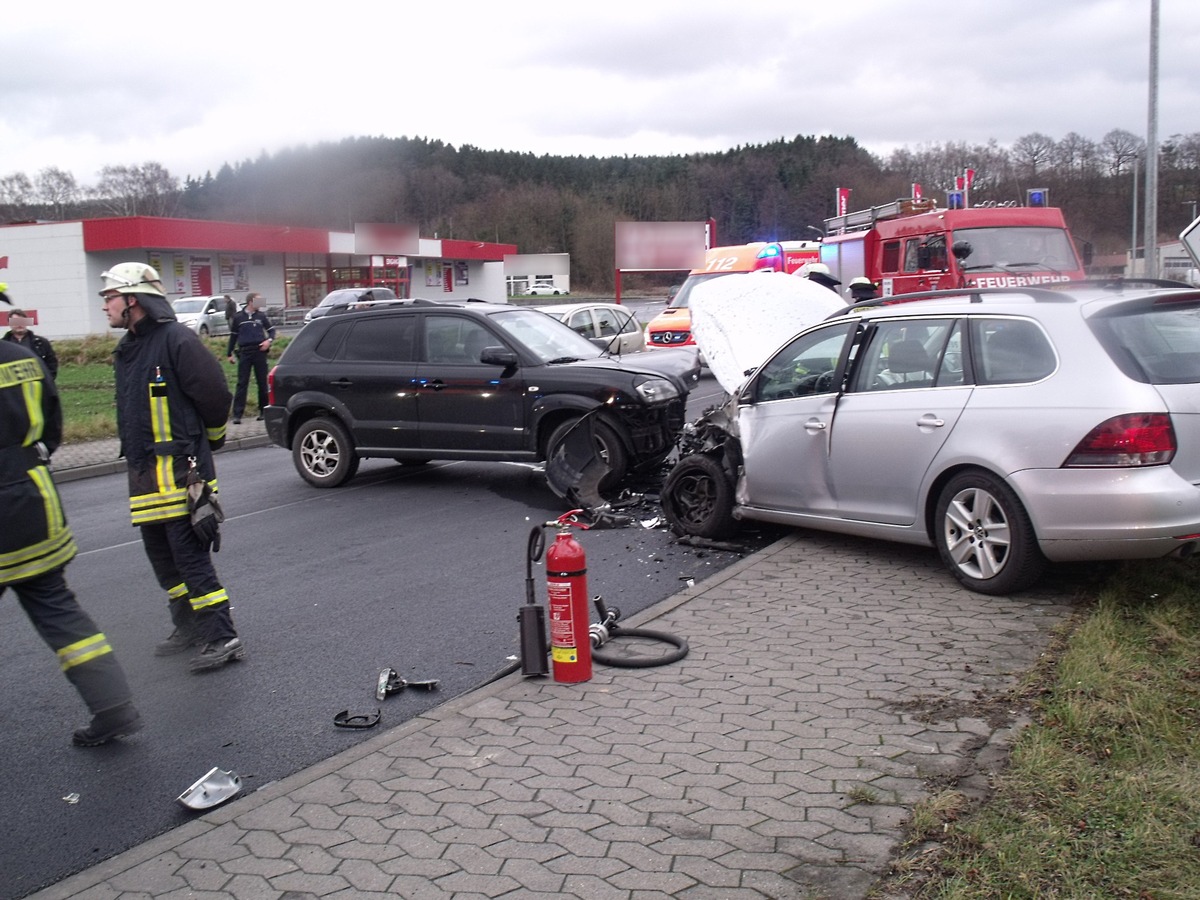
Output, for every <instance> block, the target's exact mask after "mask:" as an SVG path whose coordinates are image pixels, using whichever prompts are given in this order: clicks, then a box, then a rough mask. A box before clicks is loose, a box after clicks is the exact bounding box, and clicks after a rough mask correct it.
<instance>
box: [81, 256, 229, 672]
mask: <svg viewBox="0 0 1200 900" xmlns="http://www.w3.org/2000/svg"><path fill="white" fill-rule="evenodd" d="M100 277H101V278H102V279H103V280H104V288H103V290H101V291H100V296H101V297H102V298H103V299H104V311H105V313H106V314H107V315H108V323H109V324H110V325H111V326H112V327H114V328H124V329H125V335H124V337H122V338H121V340H120V341H119V342H118V343H117V348H116V350H115V351H114V352H113V366H114V369H115V372H116V382H117V430H118V432H119V434H120V438H121V455H122V456H124V457H125V460H126V463H127V464H128V466H129V507H130V512H131V515H132V517H133V524H134V525H135V526H138V527H140V529H141V532H142V544H143V546H144V547H145V549H146V555H147V556H148V557H149V558H150V565H151V567H152V568H153V569H154V575H155V577H156V578H157V579H158V583H159V584H160V585H162V587H163V589H164V590H165V591H166V592H167V597H168V606H169V609H170V612H171V621H172V622H173V623H174V625H175V629H174V630H173V631H172V632H171V634H170V636H169V637H168V638H167V639H166V640H165V641H163V642H161V643H160V644H158V646H157V647H155V650H154V652H155V654H156V655H158V656H171V655H174V654H176V653H182V652H184V651H185V650H187V649H189V648H190V647H199V648H200V651H199V653H197V654H196V655H195V656H194V657H192V660H191V662H190V664H189V668H190V669H191V670H192V671H193V672H203V671H206V670H209V669H218V668H220V667H221V666H224V665H225V664H226V663H229V662H232V661H234V660H237V659H241V658H242V657H243V656H244V655H245V652H246V650H245V647H244V646H243V644H242V641H241V638H239V637H238V634H237V631H236V630H235V629H234V627H233V616H232V614H231V612H230V606H229V595H228V594H226V592H225V588H223V587H222V586H221V583H220V581H219V580H218V579H217V573H216V570H215V569H214V568H213V562H212V556H211V548H212V546H213V541H212V538H209V539H208V540H205V539H204V538H202V537H200V536H199V535H197V533H196V531H195V530H193V528H192V522H191V517H190V514H189V511H188V493H187V480H188V474H189V472H192V473H194V474H195V475H196V476H198V477H199V478H200V479H201V480H203V481H204V482H207V483H208V485H209V486H210V488H212V489H213V490H216V487H217V473H216V466H215V465H214V463H213V451H214V450H218V449H220V448H221V446H222V445H223V444H224V443H225V419H226V416H228V414H229V402H230V395H229V386H228V385H227V384H226V383H225V373H224V372H223V371H222V370H221V364H220V362H218V361H217V358H216V357H215V356H213V355H212V353H211V352H209V349H208V348H207V347H206V346H205V345H204V342H203V341H201V340H200V338H199V337H197V336H196V333H195V332H194V331H192V330H191V329H189V328H188V327H186V326H185V325H181V324H180V323H179V322H178V321H176V319H175V311H174V310H173V309H172V308H171V304H170V303H169V302H168V301H167V297H166V293H165V292H164V290H163V285H162V281H161V280H160V279H159V276H158V272H157V271H155V270H154V269H153V268H151V267H150V266H148V265H146V264H145V263H137V262H128V263H121V264H120V265H118V266H113V267H112V268H111V269H110V270H109V271H107V272H104V273H103V274H102V275H101V276H100ZM218 546H219V545H218Z"/></svg>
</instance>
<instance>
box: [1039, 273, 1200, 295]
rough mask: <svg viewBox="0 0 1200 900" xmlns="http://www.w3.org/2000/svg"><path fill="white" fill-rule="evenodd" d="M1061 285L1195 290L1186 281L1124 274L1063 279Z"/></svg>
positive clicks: (1112, 288)
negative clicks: (1132, 276) (1127, 276)
mask: <svg viewBox="0 0 1200 900" xmlns="http://www.w3.org/2000/svg"><path fill="white" fill-rule="evenodd" d="M1058 286H1059V287H1098V288H1105V289H1108V290H1115V291H1119V290H1121V289H1122V288H1127V287H1130V288H1135V287H1136V288H1144V287H1162V288H1186V289H1187V290H1189V291H1190V290H1194V288H1195V286H1194V285H1191V284H1188V283H1187V282H1186V281H1175V280H1173V279H1170V278H1143V277H1141V276H1137V277H1134V278H1126V277H1125V276H1124V275H1113V276H1112V277H1109V278H1085V279H1083V280H1082V281H1063V282H1060V283H1059V285H1058Z"/></svg>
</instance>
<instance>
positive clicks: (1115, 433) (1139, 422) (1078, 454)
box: [1063, 413, 1176, 467]
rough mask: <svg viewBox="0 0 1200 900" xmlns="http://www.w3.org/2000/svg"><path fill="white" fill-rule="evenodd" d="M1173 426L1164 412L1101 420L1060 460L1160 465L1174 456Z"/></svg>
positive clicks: (1070, 464) (1069, 464) (1073, 463)
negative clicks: (1065, 457) (1068, 454)
mask: <svg viewBox="0 0 1200 900" xmlns="http://www.w3.org/2000/svg"><path fill="white" fill-rule="evenodd" d="M1175 449H1176V444H1175V429H1174V427H1173V426H1172V425H1171V417H1170V416H1169V415H1167V414H1166V413H1132V414H1130V415H1125V416H1114V417H1113V418H1111V419H1109V420H1108V421H1107V422H1101V423H1100V424H1099V425H1097V426H1096V427H1095V428H1093V429H1092V430H1091V432H1090V433H1089V434H1088V436H1087V437H1085V438H1084V439H1083V440H1082V441H1080V442H1079V444H1078V445H1076V447H1075V449H1074V450H1072V451H1071V455H1070V456H1068V457H1067V461H1066V462H1065V463H1063V466H1064V467H1073V466H1118V467H1127V466H1161V465H1166V464H1167V463H1169V462H1170V461H1171V460H1172V459H1173V458H1174V456H1175Z"/></svg>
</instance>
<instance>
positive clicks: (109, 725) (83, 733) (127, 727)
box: [71, 703, 142, 747]
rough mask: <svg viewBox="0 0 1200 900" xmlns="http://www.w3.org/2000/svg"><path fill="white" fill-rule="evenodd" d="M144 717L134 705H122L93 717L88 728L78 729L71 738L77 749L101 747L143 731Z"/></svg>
mask: <svg viewBox="0 0 1200 900" xmlns="http://www.w3.org/2000/svg"><path fill="white" fill-rule="evenodd" d="M141 727H142V716H141V714H140V713H139V712H138V711H137V709H136V708H135V707H134V705H133V704H132V703H122V704H121V705H120V706H114V707H113V708H112V709H106V710H104V711H103V712H98V713H96V714H95V715H94V716H92V722H91V724H90V725H88V726H87V728H76V729H75V734H74V736H73V737H72V738H71V740H72V741H73V742H74V744H75V746H76V747H99V746H100V745H101V744H107V743H108V742H109V741H111V740H112V739H113V738H119V737H124V736H125V735H127V734H133V733H134V732H135V731H139V730H141Z"/></svg>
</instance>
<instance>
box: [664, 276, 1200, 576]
mask: <svg viewBox="0 0 1200 900" xmlns="http://www.w3.org/2000/svg"><path fill="white" fill-rule="evenodd" d="M1167 284H1170V283H1163V282H1145V281H1141V282H1112V283H1110V284H1108V285H1106V286H1101V285H1092V284H1081V283H1075V284H1067V285H1062V286H1058V287H1055V288H1053V289H1050V288H1023V289H1018V290H1009V289H1004V290H978V291H957V292H948V291H941V292H936V293H930V294H913V295H907V296H899V297H889V298H883V299H880V300H875V301H868V302H867V303H866V304H859V305H857V306H852V307H848V308H847V309H846V310H845V311H844V312H842V313H838V314H835V315H834V316H831V317H830V318H829V319H826V320H825V321H823V322H821V323H820V324H818V325H815V326H813V327H810V328H808V329H806V330H805V331H803V332H801V333H800V334H799V335H797V336H796V337H794V338H792V339H791V340H789V341H788V342H787V343H786V344H784V345H783V346H782V347H780V348H779V349H778V350H777V351H775V352H774V353H773V354H772V355H771V356H770V357H768V359H767V360H766V361H765V362H764V363H762V365H760V366H758V367H757V368H756V369H755V370H754V371H753V372H752V373H751V374H750V375H749V377H748V378H747V380H746V381H745V382H744V384H743V385H742V386H741V387H740V388H739V389H738V390H737V391H736V392H735V393H734V394H733V395H731V396H730V398H729V400H728V402H727V403H726V404H725V405H724V406H722V407H719V408H717V409H715V410H713V411H711V412H709V413H707V414H706V415H705V416H703V417H701V419H699V420H698V421H697V422H695V423H692V424H689V425H688V426H686V427H685V434H684V437H683V438H682V440H681V444H680V447H681V454H680V461H679V462H678V464H677V465H676V466H675V467H674V468H673V469H672V471H671V473H670V475H669V476H668V479H667V482H666V483H665V485H664V488H663V494H662V502H663V511H664V514H665V515H666V517H667V519H668V521H669V522H670V524H671V526H672V528H673V529H674V530H676V531H677V532H681V533H687V534H693V535H700V536H705V537H720V536H722V535H724V534H727V533H728V532H729V531H730V530H731V529H733V527H734V526H735V523H736V520H739V519H753V520H762V521H768V522H774V523H781V524H786V525H794V526H801V527H804V528H813V529H820V530H825V531H836V532H842V533H846V534H854V535H862V536H867V537H874V538H883V539H886V540H894V541H901V542H905V543H911V544H924V545H931V546H936V547H937V549H938V552H939V553H940V555H941V557H942V560H943V561H944V563H945V564H946V566H947V567H948V568H949V569H950V571H951V572H952V573H953V574H954V576H955V577H956V578H957V579H958V580H959V581H960V582H961V583H962V584H963V585H965V586H966V587H967V588H970V589H971V590H974V591H978V592H981V593H987V594H1004V593H1010V592H1013V591H1018V590H1022V589H1024V588H1027V587H1029V586H1031V585H1032V584H1034V583H1035V582H1036V581H1037V580H1038V579H1039V578H1040V577H1041V576H1042V574H1043V572H1044V570H1045V568H1046V564H1047V562H1058V561H1079V560H1116V559H1137V558H1154V557H1164V556H1169V555H1179V556H1186V555H1190V554H1191V553H1193V552H1195V550H1196V549H1197V546H1198V545H1200V291H1197V290H1195V289H1188V290H1185V289H1182V286H1179V285H1174V286H1172V287H1167V286H1165V285H1167Z"/></svg>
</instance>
